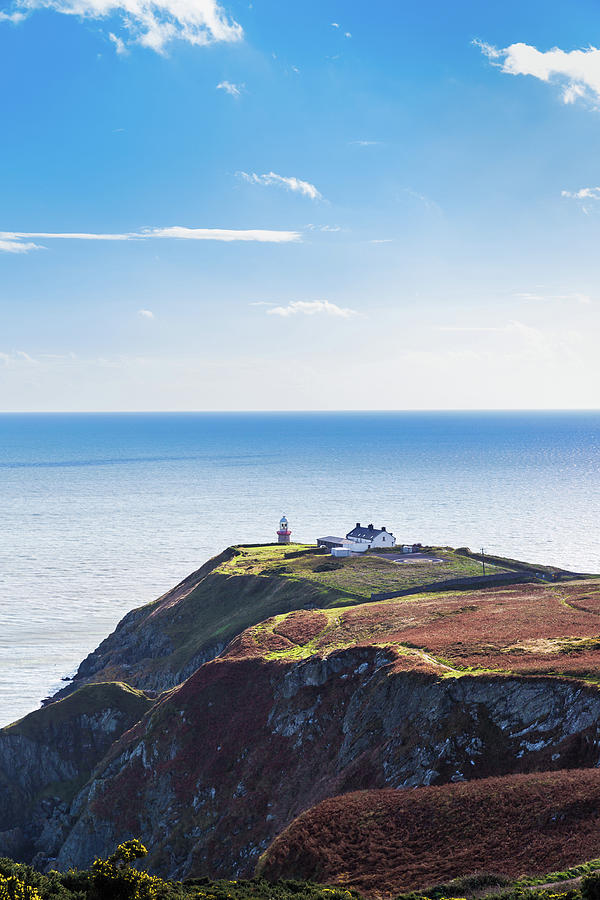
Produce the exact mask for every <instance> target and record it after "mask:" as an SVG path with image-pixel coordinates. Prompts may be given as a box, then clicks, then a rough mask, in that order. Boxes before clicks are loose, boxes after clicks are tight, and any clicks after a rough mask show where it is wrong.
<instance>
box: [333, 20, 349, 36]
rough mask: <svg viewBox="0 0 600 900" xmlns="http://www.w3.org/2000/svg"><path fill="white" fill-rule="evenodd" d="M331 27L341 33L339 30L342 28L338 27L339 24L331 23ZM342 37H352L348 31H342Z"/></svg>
mask: <svg viewBox="0 0 600 900" xmlns="http://www.w3.org/2000/svg"><path fill="white" fill-rule="evenodd" d="M331 27H332V28H337V29H338V31H341V28H342V26H341V25H340V23H339V22H332V23H331ZM344 37H347V38H351V37H352V35H351V34H350V32H349V31H344Z"/></svg>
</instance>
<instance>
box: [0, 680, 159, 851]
mask: <svg viewBox="0 0 600 900" xmlns="http://www.w3.org/2000/svg"><path fill="white" fill-rule="evenodd" d="M151 705H152V704H151V701H150V700H149V699H148V698H147V697H145V696H144V695H143V694H141V693H140V692H137V691H133V690H131V689H130V688H128V687H127V686H126V685H120V684H98V685H93V686H89V687H87V688H84V689H82V690H81V691H79V692H77V693H76V694H73V695H72V696H71V697H69V698H68V699H66V700H63V701H61V702H60V703H58V704H56V705H54V706H53V707H52V708H46V709H42V710H39V711H38V712H36V713H32V714H31V715H29V716H26V717H25V718H24V719H21V720H20V721H19V722H16V723H15V724H14V725H11V726H9V727H8V728H3V729H1V730H0V856H11V855H12V856H15V857H17V858H20V859H23V858H28V859H31V858H33V857H34V856H35V854H36V852H37V851H38V849H39V848H40V847H43V848H44V852H45V853H46V854H48V853H51V852H55V853H56V852H58V850H59V848H60V846H61V843H62V839H63V838H64V836H65V829H66V828H67V827H68V825H69V824H70V819H69V816H68V810H69V805H70V803H71V801H72V799H73V797H74V796H75V795H76V794H77V792H78V791H80V790H81V787H82V785H83V784H85V782H86V781H87V780H88V778H89V777H90V775H91V773H92V771H93V769H94V767H95V766H96V765H97V764H98V763H99V762H100V761H101V760H102V759H103V757H104V756H105V755H106V753H107V751H108V750H109V749H110V747H111V746H112V745H113V744H114V743H115V741H116V740H118V738H120V737H121V735H122V734H123V733H124V732H125V731H127V730H128V729H129V728H131V727H132V725H134V724H135V723H136V722H137V721H139V719H140V718H141V717H142V716H143V715H144V713H145V712H146V711H147V710H148V709H149V708H150V706H151Z"/></svg>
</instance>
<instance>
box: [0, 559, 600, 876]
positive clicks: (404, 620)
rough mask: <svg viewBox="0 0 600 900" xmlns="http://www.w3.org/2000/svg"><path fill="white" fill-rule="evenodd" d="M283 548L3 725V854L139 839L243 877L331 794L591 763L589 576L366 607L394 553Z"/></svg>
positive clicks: (145, 628)
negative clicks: (339, 556)
mask: <svg viewBox="0 0 600 900" xmlns="http://www.w3.org/2000/svg"><path fill="white" fill-rule="evenodd" d="M284 553H285V548H272V547H268V548H265V547H262V548H257V549H256V551H255V552H254V556H253V554H252V551H249V550H248V549H246V551H245V552H244V553H241V552H240V551H239V549H235V548H232V549H230V550H228V551H226V552H225V553H224V554H222V555H221V557H217V558H216V559H215V560H212V561H210V562H209V563H207V564H206V566H204V567H202V569H200V570H198V572H196V573H194V574H193V575H191V576H190V577H189V578H188V579H186V580H185V581H183V582H182V583H181V584H180V585H178V586H177V587H176V588H175V589H174V590H173V591H171V592H169V593H168V594H166V595H165V596H164V597H162V598H160V599H159V600H158V601H156V602H155V603H153V604H149V605H148V606H146V607H142V608H141V609H139V610H135V611H133V612H132V613H130V614H129V615H128V616H126V617H125V619H124V620H123V622H122V623H121V624H120V625H119V627H118V628H117V629H116V631H115V632H114V634H113V635H111V636H110V637H109V638H108V639H107V640H106V641H105V642H104V643H103V644H102V645H101V646H100V647H99V648H98V650H97V651H95V652H94V653H93V654H91V655H90V656H89V657H88V658H87V660H85V661H84V663H82V665H81V667H80V670H79V673H78V675H77V678H76V680H75V682H74V684H73V685H70V686H69V688H68V689H67V691H73V690H74V689H76V688H77V687H78V686H80V685H81V684H82V683H83V684H84V686H83V687H80V689H79V690H75V692H74V693H68V695H67V696H66V698H65V699H63V700H61V701H59V702H54V703H51V704H50V705H48V706H47V707H45V708H44V709H42V710H39V711H38V712H36V713H33V714H31V715H30V716H28V717H26V718H25V719H23V720H22V721H21V722H19V723H16V724H15V725H14V726H10V727H9V728H7V729H3V730H2V731H0V773H1V774H0V810H1V812H0V832H1V833H0V853H6V854H8V855H11V856H14V857H16V858H18V859H19V860H23V861H32V860H33V861H35V863H36V864H37V865H38V866H45V867H47V868H61V869H66V868H68V867H69V866H76V867H86V866H88V865H89V864H90V862H91V861H92V860H93V858H94V857H95V856H97V855H99V856H106V855H108V854H110V853H111V852H112V850H113V849H114V847H115V845H117V844H119V843H120V842H122V841H124V840H128V839H129V838H131V837H138V838H140V839H141V840H142V841H143V842H144V843H145V844H146V845H147V846H148V848H149V849H150V856H149V860H148V861H149V865H150V868H151V869H152V870H154V871H155V872H157V873H159V874H162V875H165V876H170V877H175V878H183V877H186V876H194V875H209V876H213V877H226V878H228V877H232V876H234V875H236V876H237V875H242V876H243V875H249V874H251V873H252V871H253V869H254V866H255V865H256V863H257V861H258V859H259V857H260V855H261V854H262V853H263V852H264V851H265V850H266V849H267V847H268V846H269V845H270V843H271V842H272V841H273V839H274V838H275V837H276V836H277V835H278V834H280V833H281V832H282V831H283V830H284V829H285V828H286V827H287V826H288V825H289V824H290V823H291V822H292V821H293V820H294V819H295V818H296V817H297V816H298V815H299V814H301V813H302V812H303V811H305V810H308V809H310V808H312V807H314V806H315V805H316V804H319V803H321V802H322V801H324V800H325V799H327V798H332V797H336V796H341V795H345V794H348V793H351V792H354V791H357V790H363V789H368V790H386V789H394V790H405V789H410V788H415V787H423V786H429V785H444V784H446V785H448V786H449V790H451V789H452V788H453V787H455V788H459V787H461V784H462V783H463V782H475V781H480V780H482V779H486V778H489V777H491V776H511V777H512V776H514V775H515V774H519V773H533V772H541V771H545V772H553V771H559V770H569V769H580V770H583V769H585V768H586V767H588V768H589V767H596V766H598V765H599V764H600V691H599V690H598V683H600V652H599V648H600V642H599V641H598V637H597V629H598V615H599V614H600V582H598V580H594V579H589V580H588V581H587V582H586V581H578V582H576V583H564V584H560V585H547V584H543V583H542V584H539V585H527V586H514V587H504V588H494V589H487V590H479V591H477V590H473V591H468V592H464V593H460V592H459V593H456V592H454V593H452V594H439V595H433V594H428V595H427V596H423V597H418V596H416V597H410V598H403V599H398V600H389V601H384V602H379V603H364V602H361V597H360V593H359V592H360V591H363V592H364V591H365V590H366V589H367V587H368V583H369V579H370V578H372V577H373V573H374V572H376V573H378V574H377V577H378V578H381V579H384V578H385V579H389V580H391V581H393V580H394V578H395V574H394V573H395V570H394V569H393V564H392V563H389V562H386V561H383V562H382V561H381V560H373V559H368V558H367V559H362V558H361V559H359V560H353V559H350V560H346V561H344V562H341V563H340V564H339V565H336V566H335V567H334V568H331V567H329V568H326V569H325V570H324V571H323V565H324V564H323V562H322V559H319V558H317V559H316V560H315V559H312V560H311V558H310V555H308V556H307V555H305V554H302V555H300V556H298V554H295V555H294V558H293V563H294V564H295V565H296V566H297V570H296V569H293V568H290V567H288V566H287V563H286V565H282V562H284V561H286V560H287V557H285V556H283V554H284ZM447 555H448V554H447ZM451 564H452V565H453V564H454V563H452V560H450V562H449V563H448V565H451ZM290 566H291V564H290ZM345 567H346V568H345ZM284 569H285V572H284V571H283V570H284ZM301 572H303V573H304V574H303V575H301V574H299V573H301ZM390 572H391V574H390ZM402 573H403V577H407V576H406V572H405V569H404V568H402ZM410 577H411V578H417V577H419V576H418V575H417V574H413V575H411V576H410ZM420 577H424V578H425V579H426V578H427V576H426V575H425V576H420ZM225 645H226V646H225ZM106 678H110V679H125V680H127V682H128V684H131V685H133V686H134V687H128V686H127V685H125V684H108V685H107V684H104V683H97V682H100V681H102V680H103V679H106ZM86 682H89V683H88V684H86ZM141 687H143V688H144V689H145V690H146V691H148V692H151V696H152V699H151V698H150V697H149V696H148V694H146V693H143V692H142V691H141V690H140V688H141ZM598 852H599V853H600V846H599V847H598Z"/></svg>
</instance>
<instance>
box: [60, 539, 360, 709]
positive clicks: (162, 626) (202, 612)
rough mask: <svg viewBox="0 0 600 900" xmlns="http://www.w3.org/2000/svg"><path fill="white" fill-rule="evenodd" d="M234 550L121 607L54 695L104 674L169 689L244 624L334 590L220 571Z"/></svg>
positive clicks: (313, 603) (326, 598) (318, 601)
mask: <svg viewBox="0 0 600 900" xmlns="http://www.w3.org/2000/svg"><path fill="white" fill-rule="evenodd" d="M237 553H238V551H237V550H236V549H235V548H233V547H230V548H228V549H227V550H225V551H224V552H223V553H221V554H220V555H219V556H216V557H214V558H213V559H211V560H209V561H208V562H207V563H205V565H203V566H202V567H201V568H200V569H198V570H197V571H196V572H193V573H192V574H191V575H189V576H188V577H187V578H186V579H184V580H183V581H182V582H181V583H180V584H178V585H177V586H176V587H174V588H173V589H172V590H171V591H168V592H167V593H166V594H164V596H162V597H159V599H158V600H155V601H154V602H153V603H149V604H147V605H146V606H142V607H140V608H139V609H134V610H132V611H131V612H130V613H128V614H127V615H126V616H125V617H124V618H123V619H122V620H121V622H120V623H119V625H118V626H117V628H116V629H115V631H114V632H113V633H112V634H111V635H109V637H107V638H106V640H104V641H103V642H102V643H101V644H100V646H99V647H98V648H97V649H96V650H94V651H93V653H90V655H89V656H88V657H86V659H84V661H83V662H82V663H81V665H80V667H79V669H78V671H77V673H76V675H75V677H74V679H73V681H72V682H71V683H70V684H69V685H68V686H66V687H65V688H64V689H63V690H62V691H60V692H59V693H58V694H57V695H56V698H61V697H64V696H67V695H68V694H70V693H72V692H73V691H74V690H76V689H77V688H78V687H81V685H83V684H88V683H94V682H106V681H124V682H126V683H127V684H130V685H132V686H133V687H135V688H139V689H140V690H144V691H150V692H153V693H155V694H156V693H160V692H161V691H165V690H169V689H170V688H172V687H174V686H175V685H177V684H181V682H182V681H185V679H186V678H189V676H190V675H192V674H193V672H195V671H196V669H197V668H198V667H199V666H201V665H202V664H203V663H205V662H208V661H209V660H211V659H214V658H215V657H216V656H218V655H219V653H221V652H222V651H223V649H224V648H225V646H226V645H227V644H228V643H229V641H231V640H232V639H233V638H234V637H235V636H236V635H238V634H239V633H240V632H242V631H243V630H244V629H245V628H248V627H249V626H251V625H255V624H256V623H258V622H260V621H262V620H263V619H266V618H268V617H269V616H272V615H275V614H278V613H286V612H289V611H290V610H294V609H312V608H315V607H318V606H321V605H323V604H324V603H328V602H331V600H332V597H335V596H336V593H335V592H331V591H329V592H324V591H322V590H319V588H318V586H316V585H312V584H310V583H309V582H308V581H299V580H294V581H291V580H289V579H286V578H280V577H277V575H269V577H260V576H256V575H244V574H240V575H231V574H224V573H222V572H220V571H219V567H220V566H221V565H222V564H223V563H224V562H227V561H229V560H230V559H232V558H233V557H235V556H236V554H237ZM341 593H342V592H338V595H341Z"/></svg>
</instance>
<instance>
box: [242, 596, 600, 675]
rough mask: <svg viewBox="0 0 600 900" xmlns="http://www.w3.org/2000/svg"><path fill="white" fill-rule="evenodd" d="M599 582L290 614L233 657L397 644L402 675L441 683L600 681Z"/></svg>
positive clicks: (250, 635)
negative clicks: (471, 679) (542, 677)
mask: <svg viewBox="0 0 600 900" xmlns="http://www.w3.org/2000/svg"><path fill="white" fill-rule="evenodd" d="M599 616H600V582H599V581H598V580H590V581H574V582H567V583H562V584H559V585H545V584H528V585H514V586H509V587H499V588H491V589H487V590H477V591H461V592H452V593H446V594H443V593H440V594H427V595H415V596H410V597H405V598H401V599H396V600H386V601H381V602H378V603H366V604H357V605H354V606H352V607H345V608H344V607H333V608H327V609H323V610H318V611H317V610H314V611H294V612H291V613H288V614H284V615H277V616H274V617H272V618H271V619H269V620H267V621H265V622H261V623H260V624H259V625H257V626H255V627H254V628H251V629H250V630H249V631H247V632H245V633H244V634H242V635H241V636H240V637H239V638H238V639H237V640H236V641H234V642H233V644H232V645H231V647H230V648H229V650H228V656H231V657H234V656H241V657H248V656H254V657H262V658H266V659H281V660H282V661H284V660H294V659H304V658H307V657H308V656H311V655H313V654H318V655H327V654H329V653H331V652H333V651H334V650H338V649H342V648H347V647H351V646H355V645H369V646H373V645H377V646H385V647H392V648H394V649H395V651H396V653H397V654H398V661H399V664H402V665H403V667H404V668H407V667H408V668H412V669H417V668H418V669H420V670H423V668H424V667H425V668H427V669H428V670H429V671H432V672H436V673H437V674H439V675H441V676H442V677H444V676H445V677H457V676H459V675H461V674H466V673H469V674H477V673H478V672H481V673H490V672H498V673H520V674H528V675H536V674H553V675H567V676H574V677H578V678H583V679H586V680H592V681H600V620H599Z"/></svg>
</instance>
